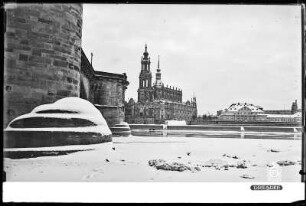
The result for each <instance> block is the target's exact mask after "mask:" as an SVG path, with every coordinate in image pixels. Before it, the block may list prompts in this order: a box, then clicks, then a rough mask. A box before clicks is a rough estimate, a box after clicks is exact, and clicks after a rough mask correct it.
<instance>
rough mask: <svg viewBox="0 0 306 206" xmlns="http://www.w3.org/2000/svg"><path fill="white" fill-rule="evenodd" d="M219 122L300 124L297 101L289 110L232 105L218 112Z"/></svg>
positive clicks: (243, 104)
mask: <svg viewBox="0 0 306 206" xmlns="http://www.w3.org/2000/svg"><path fill="white" fill-rule="evenodd" d="M218 113H219V115H218V120H219V121H228V122H288V123H298V122H301V111H300V110H298V106H297V101H295V102H293V103H292V107H291V110H264V109H263V108H262V107H261V106H255V105H253V104H248V103H234V104H232V105H231V106H230V107H229V108H227V109H224V110H222V111H219V112H218Z"/></svg>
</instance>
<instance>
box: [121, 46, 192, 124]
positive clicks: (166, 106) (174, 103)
mask: <svg viewBox="0 0 306 206" xmlns="http://www.w3.org/2000/svg"><path fill="white" fill-rule="evenodd" d="M137 92H138V101H137V102H136V101H135V100H134V99H132V98H131V99H130V100H129V101H128V102H127V103H126V105H125V120H126V121H127V122H128V123H130V124H133V123H134V124H153V123H154V124H160V123H164V122H165V121H166V120H185V121H186V122H187V123H188V122H190V121H191V120H192V119H194V118H196V116H197V102H196V98H195V97H193V98H192V99H191V100H190V101H189V100H188V101H186V102H183V101H182V96H183V92H182V90H181V89H179V88H175V87H171V86H170V87H168V86H165V85H164V83H163V82H162V79H161V69H160V65H159V58H158V65H157V71H156V76H155V81H154V82H153V81H152V72H151V60H150V57H149V53H148V51H147V45H145V51H144V53H143V56H142V57H141V71H140V74H139V86H138V91H137Z"/></svg>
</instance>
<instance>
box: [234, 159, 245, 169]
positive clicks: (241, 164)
mask: <svg viewBox="0 0 306 206" xmlns="http://www.w3.org/2000/svg"><path fill="white" fill-rule="evenodd" d="M245 163H246V161H245V160H243V161H242V162H238V163H237V166H236V168H239V169H245V168H248V167H247V166H246V164H245Z"/></svg>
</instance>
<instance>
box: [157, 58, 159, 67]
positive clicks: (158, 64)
mask: <svg viewBox="0 0 306 206" xmlns="http://www.w3.org/2000/svg"><path fill="white" fill-rule="evenodd" d="M157 69H159V55H158V63H157Z"/></svg>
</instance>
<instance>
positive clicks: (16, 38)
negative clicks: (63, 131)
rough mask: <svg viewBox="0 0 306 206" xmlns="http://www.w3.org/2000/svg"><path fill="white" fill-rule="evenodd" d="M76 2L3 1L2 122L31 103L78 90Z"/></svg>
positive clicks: (79, 23)
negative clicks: (5, 2)
mask: <svg viewBox="0 0 306 206" xmlns="http://www.w3.org/2000/svg"><path fill="white" fill-rule="evenodd" d="M82 13H83V8H82V5H81V4H6V5H5V17H6V22H5V36H4V38H5V41H4V42H5V44H4V110H3V111H4V126H6V125H7V123H8V122H9V121H10V120H12V119H13V118H15V117H17V116H19V115H21V114H24V113H28V112H30V111H31V110H32V109H33V108H34V107H36V106H38V105H41V104H45V103H51V102H54V101H56V100H58V99H61V98H63V97H67V96H76V97H78V96H79V94H80V68H81V39H82Z"/></svg>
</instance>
